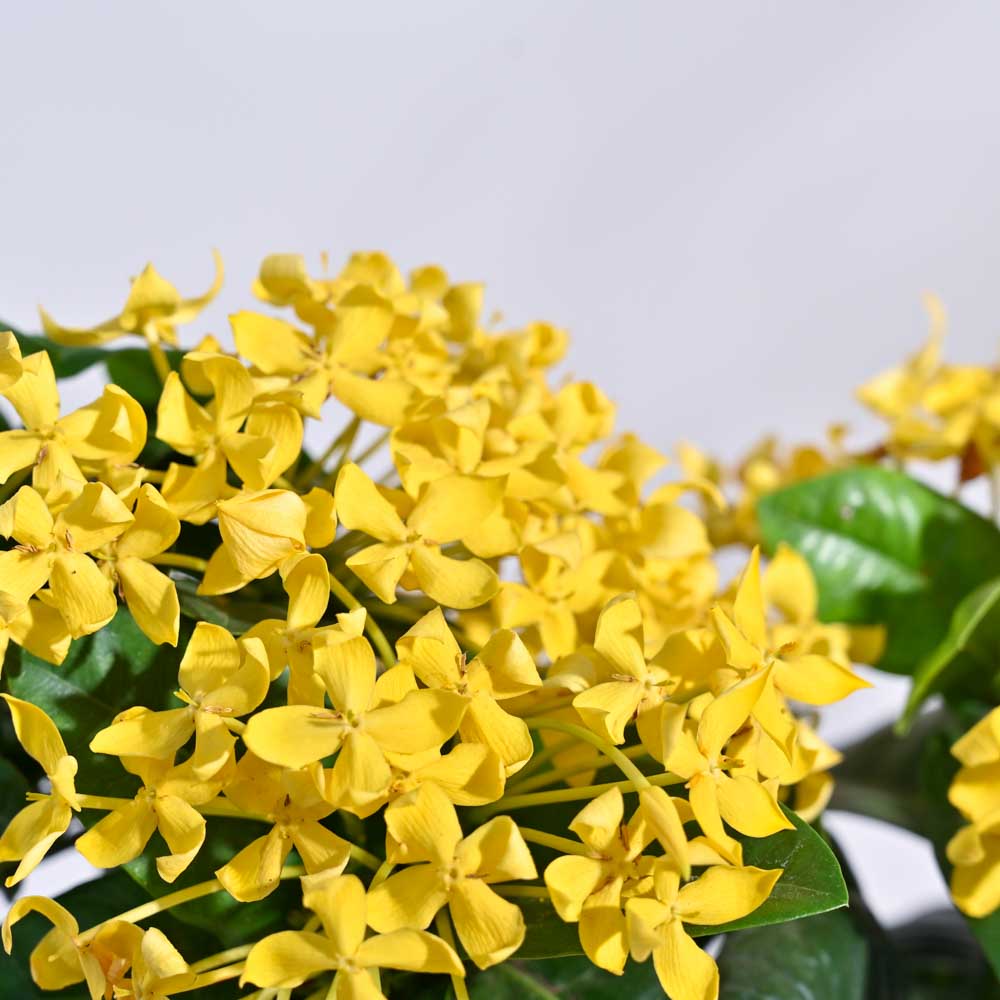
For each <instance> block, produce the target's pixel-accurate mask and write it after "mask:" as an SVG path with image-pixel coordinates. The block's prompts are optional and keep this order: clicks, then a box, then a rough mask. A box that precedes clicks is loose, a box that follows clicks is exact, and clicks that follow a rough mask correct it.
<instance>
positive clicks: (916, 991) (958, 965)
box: [892, 910, 1000, 1000]
mask: <svg viewBox="0 0 1000 1000" xmlns="http://www.w3.org/2000/svg"><path fill="white" fill-rule="evenodd" d="M983 923H984V922H982V921H980V924H981V925H982V924H983ZM892 944H893V951H894V953H895V963H896V973H895V977H894V978H895V980H896V982H897V984H898V985H899V986H900V987H901V988H902V995H903V996H905V997H906V1000H952V998H955V997H963V998H964V997H975V998H976V1000H996V998H997V997H998V996H1000V985H998V983H997V981H996V979H995V978H994V976H993V973H992V971H991V970H990V967H989V965H988V964H987V962H986V960H985V959H984V957H983V954H982V952H981V951H980V949H979V947H978V946H977V944H976V941H975V940H974V938H973V936H972V935H971V934H970V933H969V927H968V926H967V925H966V923H965V922H964V921H963V920H962V918H961V916H960V915H959V914H958V913H957V912H956V911H955V910H942V911H939V912H936V913H929V914H926V915H925V916H922V917H920V918H919V919H917V920H914V921H912V922H911V923H909V924H906V925H905V926H903V927H899V928H897V929H896V930H894V931H893V932H892Z"/></svg>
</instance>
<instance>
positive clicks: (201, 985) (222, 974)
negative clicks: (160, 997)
mask: <svg viewBox="0 0 1000 1000" xmlns="http://www.w3.org/2000/svg"><path fill="white" fill-rule="evenodd" d="M245 968H246V962H236V963H235V964H233V965H224V966H223V967H222V968H221V969H213V970H212V971H211V972H205V973H202V974H201V975H200V976H199V977H198V978H197V979H196V980H195V981H194V982H193V983H192V984H191V985H190V986H182V987H180V989H176V988H175V989H174V992H175V993H189V992H190V991H191V990H201V989H205V988H206V987H208V986H214V985H215V984H216V983H224V982H225V981H226V980H227V979H236V978H237V977H239V976H242V975H243V970H244V969H245Z"/></svg>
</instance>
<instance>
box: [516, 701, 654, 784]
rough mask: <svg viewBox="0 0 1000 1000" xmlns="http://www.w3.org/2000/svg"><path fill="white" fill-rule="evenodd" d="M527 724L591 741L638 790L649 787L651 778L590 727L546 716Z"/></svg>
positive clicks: (528, 720) (585, 741) (528, 721)
mask: <svg viewBox="0 0 1000 1000" xmlns="http://www.w3.org/2000/svg"><path fill="white" fill-rule="evenodd" d="M525 724H526V725H527V727H528V728H529V729H552V730H555V731H556V732H559V733H566V734H567V735H568V736H575V737H576V738H577V739H578V740H583V742H584V743H589V744H590V745H591V746H593V747H597V749H598V750H600V751H601V753H602V754H604V756H605V757H607V758H608V760H610V761H611V762H612V763H613V764H614V765H615V766H616V767H617V768H618V770H619V771H621V772H622V774H624V775H625V777H626V778H628V779H630V781H631V782H632V784H633V785H634V786H635V789H636V791H638V790H639V789H640V788H647V787H649V779H648V778H647V777H646V775H644V774H643V773H642V771H640V770H639V768H637V767H636V766H635V764H633V763H632V761H630V760H629V759H628V757H626V756H625V754H623V753H622V752H621V750H619V749H618V747H616V746H614V745H613V744H611V743H609V742H608V741H607V740H604V739H601V737H600V736H598V735H597V734H596V733H592V732H591V731H590V730H589V729H586V728H584V727H583V726H578V725H576V723H574V722H563V721H562V720H560V719H546V718H544V717H542V718H532V719H526V720H525Z"/></svg>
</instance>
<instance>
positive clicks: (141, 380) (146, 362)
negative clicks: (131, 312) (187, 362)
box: [104, 347, 182, 412]
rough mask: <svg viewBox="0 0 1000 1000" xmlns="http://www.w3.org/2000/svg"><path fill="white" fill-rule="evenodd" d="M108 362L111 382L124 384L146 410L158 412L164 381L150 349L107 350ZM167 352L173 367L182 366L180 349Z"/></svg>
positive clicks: (126, 389) (106, 363) (106, 358)
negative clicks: (157, 371) (155, 365)
mask: <svg viewBox="0 0 1000 1000" xmlns="http://www.w3.org/2000/svg"><path fill="white" fill-rule="evenodd" d="M104 353H105V357H104V362H105V365H106V367H107V369H108V375H109V376H110V377H111V381H112V382H114V383H115V384H116V385H120V386H121V387H122V388H123V389H124V390H125V391H126V392H127V393H128V394H129V395H130V396H131V397H132V398H133V399H135V400H136V401H137V402H139V403H140V404H141V405H142V407H143V409H145V410H147V411H149V412H155V411H156V406H157V403H159V401H160V392H161V390H162V388H163V383H162V382H161V381H160V376H159V375H158V374H157V373H156V368H155V367H154V366H153V360H152V358H151V357H150V355H149V351H147V350H146V349H145V348H142V347H126V348H122V349H121V350H116V351H105V352H104ZM164 354H166V356H167V360H168V361H169V362H170V367H171V368H174V369H176V368H179V367H180V363H181V357H182V354H181V352H180V351H174V350H165V351H164Z"/></svg>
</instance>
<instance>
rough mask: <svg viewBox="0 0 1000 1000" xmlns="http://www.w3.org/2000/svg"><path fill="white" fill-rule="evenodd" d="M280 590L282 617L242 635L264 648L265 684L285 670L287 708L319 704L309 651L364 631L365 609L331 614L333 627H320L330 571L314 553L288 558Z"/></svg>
mask: <svg viewBox="0 0 1000 1000" xmlns="http://www.w3.org/2000/svg"><path fill="white" fill-rule="evenodd" d="M281 579H282V585H283V586H284V588H285V593H286V594H288V617H287V619H284V620H283V619H280V618H265V619H264V620H263V621H260V622H257V623H256V624H255V625H253V626H252V627H251V628H250V629H249V630H248V631H247V632H246V636H247V637H248V638H250V637H252V638H257V639H260V640H261V641H262V642H263V643H264V646H265V647H266V649H267V657H268V660H269V662H270V666H271V679H272V680H274V679H275V678H277V677H278V676H279V675H280V674H281V672H282V671H283V670H284V669H285V667H286V666H287V667H288V668H289V677H288V704H289V705H322V704H323V695H324V688H323V683H322V681H321V680H320V678H319V677H318V676H317V675H316V672H315V670H314V669H313V650H314V649H316V648H317V647H318V646H323V645H326V644H327V643H328V642H332V643H336V642H338V641H340V639H341V638H344V637H346V638H350V637H352V636H359V635H361V634H362V632H363V631H364V626H365V617H366V615H365V610H364V609H363V608H358V609H357V610H356V611H351V612H348V613H346V614H339V615H337V624H335V625H322V626H321V625H320V624H319V621H320V619H321V618H322V617H323V615H324V614H325V613H326V609H327V605H328V604H329V603H330V570H329V567H328V566H327V562H326V560H325V559H324V558H323V557H322V556H321V555H317V554H316V553H310V554H308V555H302V556H300V557H299V558H298V559H294V557H293V558H290V559H288V560H287V561H286V562H285V563H283V564H282V566H281Z"/></svg>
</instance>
